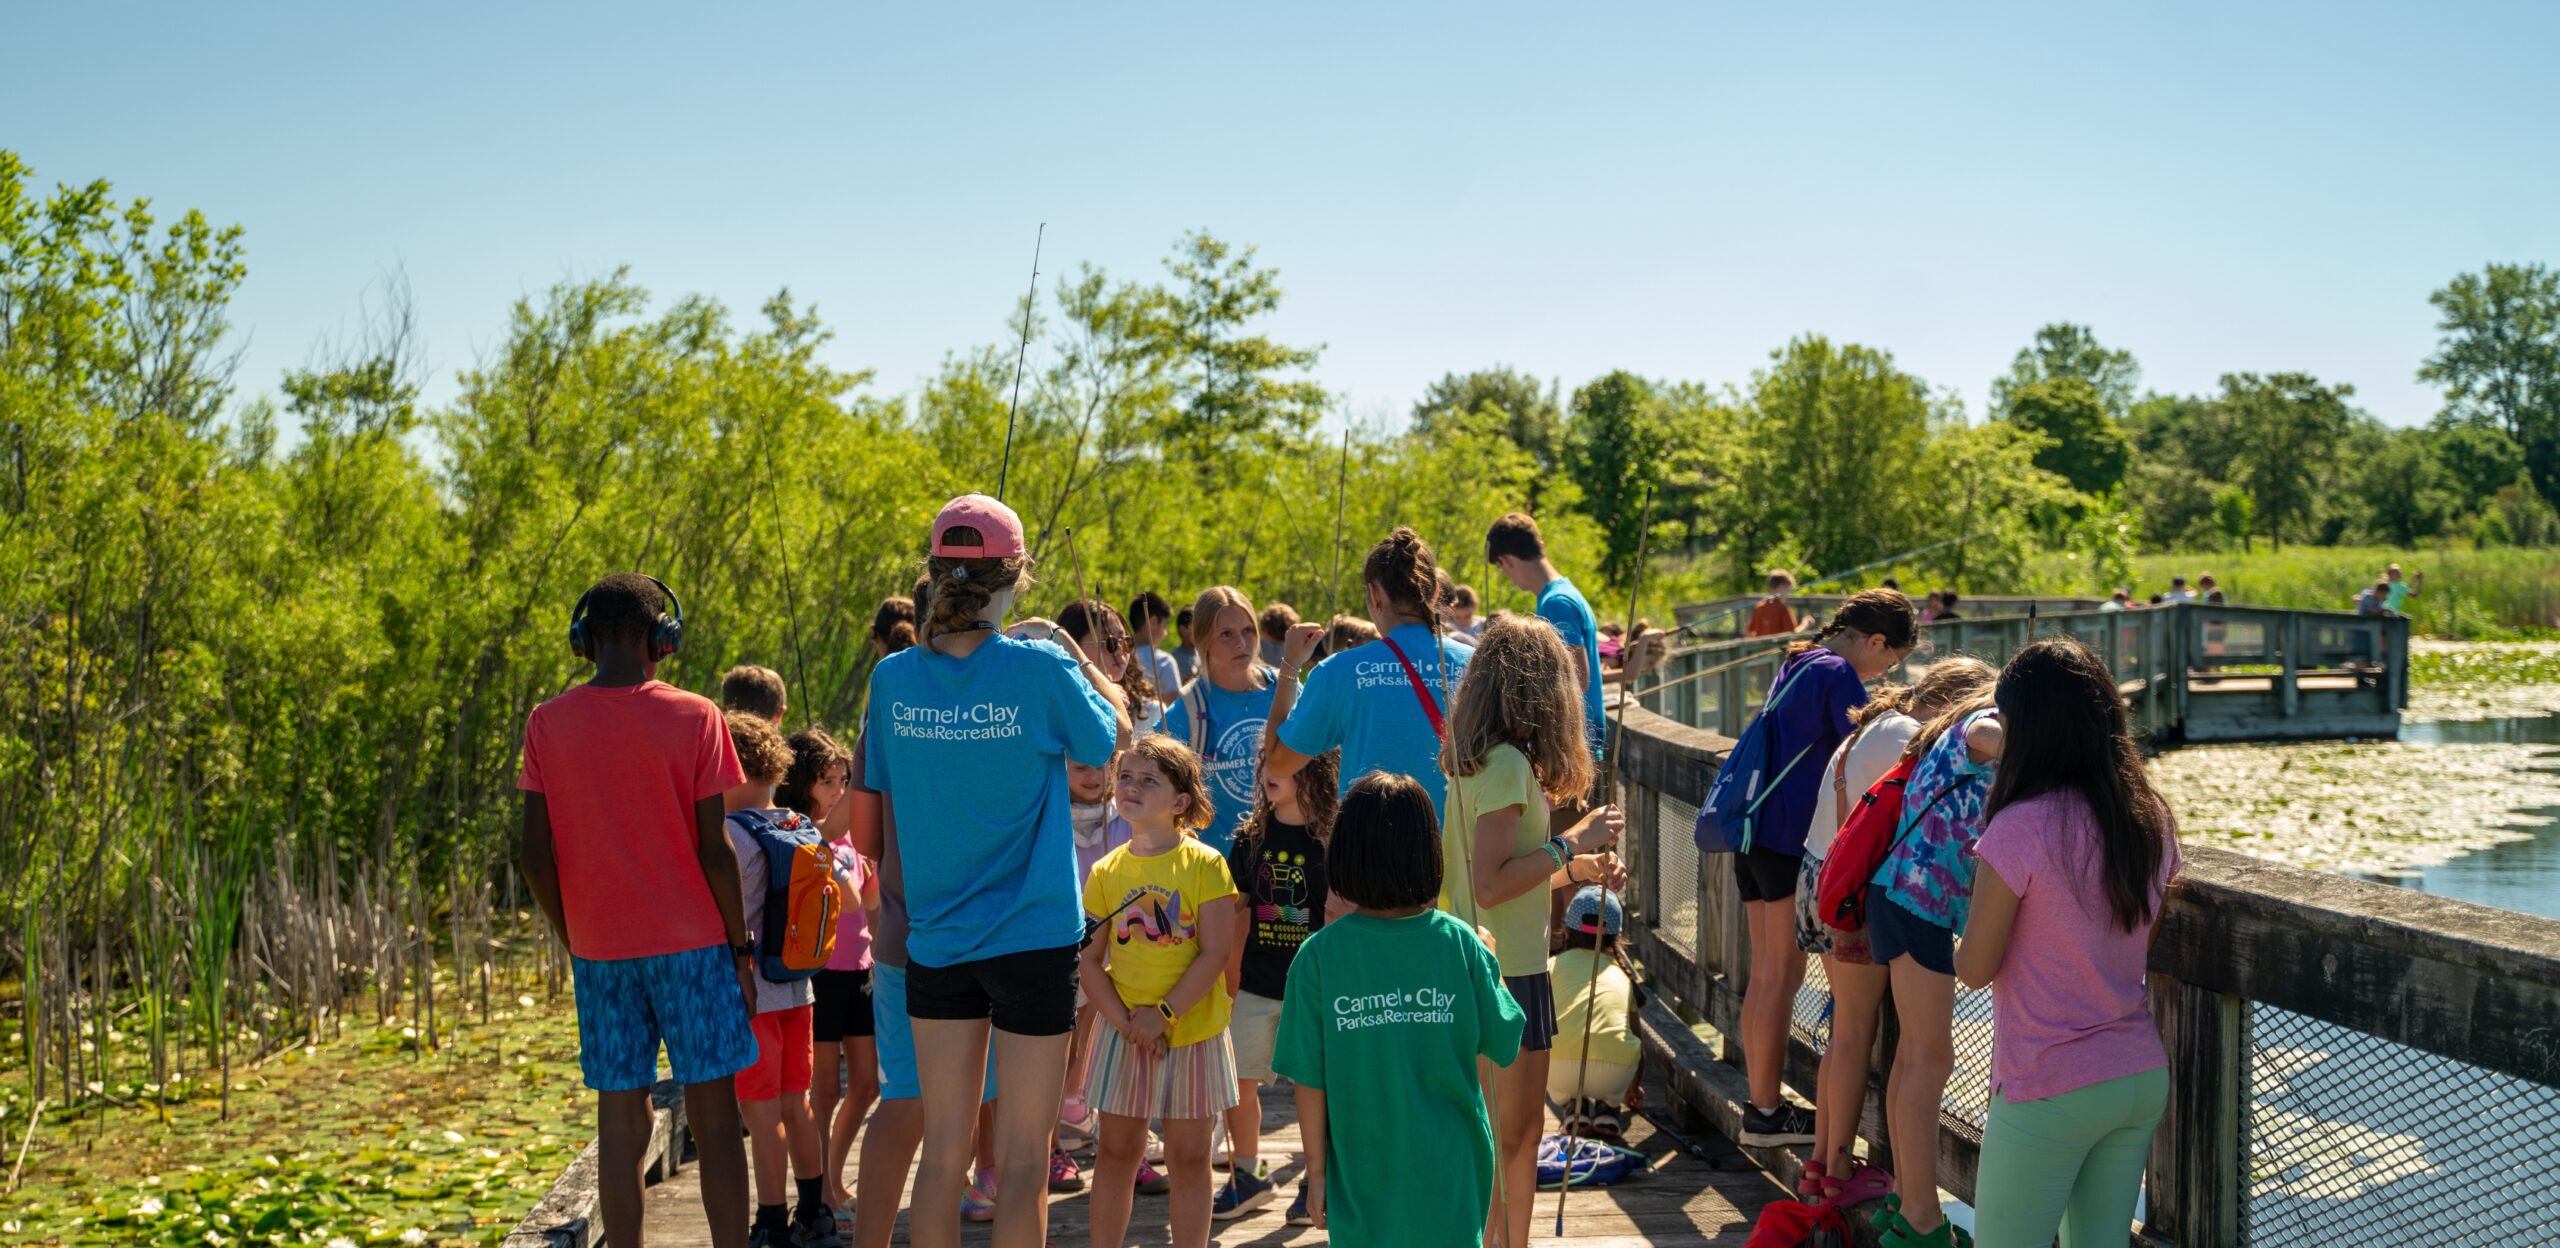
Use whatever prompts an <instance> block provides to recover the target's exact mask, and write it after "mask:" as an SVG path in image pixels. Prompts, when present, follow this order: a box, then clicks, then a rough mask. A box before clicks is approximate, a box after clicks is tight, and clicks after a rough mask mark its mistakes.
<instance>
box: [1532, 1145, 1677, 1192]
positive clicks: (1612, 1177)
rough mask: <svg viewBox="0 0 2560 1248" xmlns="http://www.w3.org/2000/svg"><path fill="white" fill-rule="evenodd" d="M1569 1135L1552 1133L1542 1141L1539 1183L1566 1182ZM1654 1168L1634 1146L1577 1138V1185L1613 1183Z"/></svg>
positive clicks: (1575, 1160) (1545, 1184) (1605, 1185)
mask: <svg viewBox="0 0 2560 1248" xmlns="http://www.w3.org/2000/svg"><path fill="white" fill-rule="evenodd" d="M1564 1145H1565V1137H1563V1136H1561V1135H1550V1136H1547V1137H1546V1138H1544V1139H1541V1140H1539V1141H1538V1186H1539V1187H1541V1188H1548V1187H1557V1186H1561V1185H1562V1184H1563V1183H1564V1176H1565V1169H1566V1166H1565V1160H1564ZM1652 1168H1653V1163H1652V1162H1651V1161H1649V1160H1647V1159H1646V1157H1645V1155H1644V1154H1642V1153H1639V1152H1637V1151H1635V1150H1634V1149H1632V1148H1619V1147H1617V1146H1616V1145H1614V1144H1610V1143H1608V1142H1606V1141H1603V1140H1575V1141H1573V1166H1572V1170H1573V1185H1574V1186H1575V1187H1609V1186H1613V1185H1615V1184H1617V1183H1620V1182H1623V1181H1625V1180H1627V1179H1630V1178H1633V1177H1635V1176H1636V1175H1639V1174H1643V1173H1645V1172H1646V1171H1648V1170H1650V1169H1652Z"/></svg>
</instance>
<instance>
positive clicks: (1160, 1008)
mask: <svg viewBox="0 0 2560 1248" xmlns="http://www.w3.org/2000/svg"><path fill="white" fill-rule="evenodd" d="M1156 1013H1158V1014H1162V1015H1164V1021H1166V1022H1168V1023H1178V1022H1181V1021H1182V1016H1181V1015H1179V1014H1176V1013H1174V1012H1173V1004H1172V1003H1171V1002H1168V1001H1158V1002H1156Z"/></svg>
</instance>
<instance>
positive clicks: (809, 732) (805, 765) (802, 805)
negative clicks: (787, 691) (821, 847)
mask: <svg viewBox="0 0 2560 1248" xmlns="http://www.w3.org/2000/svg"><path fill="white" fill-rule="evenodd" d="M789 744H790V747H791V766H790V767H788V768H786V769H784V771H783V773H782V783H781V784H780V785H779V786H776V787H775V789H774V790H773V800H774V802H775V803H776V804H778V805H780V806H782V807H783V808H784V809H786V810H796V811H799V812H800V813H801V814H804V815H807V816H809V817H810V818H812V819H815V818H817V817H818V816H819V814H820V813H821V812H820V811H819V810H818V803H817V800H816V798H815V796H814V795H813V794H812V793H811V790H812V789H814V788H816V787H817V783H818V781H819V780H820V779H822V778H824V777H825V776H826V774H827V773H828V772H830V771H833V770H835V769H836V768H838V767H842V766H844V765H845V764H847V763H850V762H852V761H853V751H851V750H848V749H846V748H844V747H843V746H841V745H838V744H836V739H835V738H834V737H831V736H828V735H827V730H826V729H824V728H803V729H801V730H800V731H798V732H795V733H792V734H791V740H790V742H789Z"/></svg>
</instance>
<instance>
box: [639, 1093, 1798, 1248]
mask: <svg viewBox="0 0 2560 1248" xmlns="http://www.w3.org/2000/svg"><path fill="white" fill-rule="evenodd" d="M1646 1091H1647V1096H1648V1103H1649V1104H1651V1105H1653V1106H1655V1107H1657V1109H1658V1110H1659V1111H1660V1112H1662V1113H1663V1114H1665V1116H1666V1120H1670V1119H1669V1118H1668V1117H1667V1115H1668V1112H1669V1107H1670V1106H1671V1104H1672V1097H1671V1095H1670V1093H1669V1090H1668V1089H1667V1088H1666V1086H1665V1084H1664V1083H1663V1081H1662V1080H1661V1079H1660V1078H1659V1077H1658V1075H1657V1077H1654V1078H1651V1079H1649V1080H1648V1081H1647V1088H1646ZM1275 1093H1276V1094H1275ZM1262 1107H1263V1113H1262V1132H1263V1135H1262V1138H1263V1150H1264V1154H1265V1156H1266V1157H1267V1158H1269V1159H1270V1160H1271V1161H1272V1163H1273V1164H1272V1177H1273V1179H1274V1181H1275V1182H1276V1183H1278V1185H1279V1188H1280V1190H1279V1191H1278V1192H1277V1193H1276V1194H1275V1196H1274V1198H1273V1199H1272V1202H1271V1203H1270V1204H1268V1205H1266V1206H1264V1207H1263V1208H1261V1209H1259V1210H1257V1211H1255V1212H1254V1213H1253V1214H1252V1215H1251V1216H1248V1217H1244V1218H1239V1219H1237V1220H1236V1221H1233V1222H1221V1223H1213V1224H1212V1225H1211V1231H1210V1241H1211V1242H1212V1243H1216V1244H1223V1245H1229V1246H1231V1248H1232V1246H1234V1245H1243V1244H1275V1245H1276V1244H1286V1245H1292V1246H1294V1248H1306V1246H1307V1245H1314V1244H1322V1243H1325V1242H1326V1235H1325V1233H1324V1232H1323V1231H1320V1230H1317V1229H1315V1228H1313V1227H1302V1226H1290V1225H1288V1224H1287V1221H1286V1215H1287V1212H1288V1206H1289V1200H1290V1198H1291V1197H1293V1196H1295V1195H1296V1194H1297V1180H1298V1175H1299V1173H1300V1172H1301V1170H1303V1169H1304V1161H1303V1154H1302V1151H1301V1150H1302V1148H1303V1145H1302V1144H1301V1142H1300V1140H1299V1138H1298V1123H1297V1112H1296V1109H1295V1108H1294V1106H1293V1105H1292V1098H1291V1097H1290V1096H1289V1095H1288V1091H1287V1088H1286V1085H1283V1086H1282V1087H1280V1088H1278V1089H1274V1090H1272V1091H1270V1092H1266V1094H1265V1095H1264V1096H1263V1098H1262ZM1550 1129H1551V1130H1561V1129H1562V1128H1561V1127H1551V1128H1550ZM1681 1134H1682V1136H1683V1137H1685V1138H1686V1139H1688V1140H1691V1141H1694V1142H1695V1143H1696V1144H1697V1145H1698V1146H1699V1148H1700V1150H1702V1151H1703V1152H1705V1153H1706V1156H1704V1157H1701V1156H1700V1155H1698V1153H1697V1152H1693V1151H1691V1150H1690V1149H1688V1148H1685V1147H1684V1146H1683V1144H1682V1142H1681V1141H1680V1140H1675V1139H1674V1138H1673V1137H1672V1135H1671V1134H1670V1133H1668V1132H1665V1131H1664V1130H1662V1129H1660V1128H1658V1127H1656V1126H1655V1125H1654V1124H1652V1123H1651V1122H1648V1121H1646V1120H1645V1119H1644V1117H1643V1116H1642V1115H1635V1116H1634V1122H1633V1124H1632V1125H1631V1126H1630V1128H1629V1131H1628V1136H1627V1140H1626V1145H1627V1147H1629V1148H1633V1149H1636V1150H1638V1151H1640V1152H1642V1153H1644V1154H1645V1155H1646V1156H1647V1157H1650V1158H1652V1159H1653V1163H1654V1166H1653V1171H1652V1173H1650V1174H1647V1175H1644V1176H1643V1177H1640V1178H1637V1179H1632V1180H1629V1181H1628V1182H1625V1183H1622V1184H1619V1185H1618V1186H1616V1187H1607V1188H1582V1189H1577V1190H1576V1191H1575V1192H1574V1193H1573V1199H1572V1201H1571V1202H1570V1203H1569V1204H1568V1205H1567V1206H1566V1210H1565V1212H1566V1220H1565V1235H1564V1238H1563V1239H1561V1240H1558V1239H1555V1238H1553V1237H1552V1232H1553V1231H1554V1230H1555V1200H1556V1194H1555V1193H1554V1192H1552V1191H1549V1192H1542V1193H1540V1194H1539V1196H1538V1205H1537V1210H1538V1211H1537V1216H1536V1217H1535V1218H1533V1219H1532V1225H1533V1231H1534V1238H1532V1240H1531V1241H1530V1242H1531V1244H1532V1245H1540V1244H1560V1243H1571V1244H1574V1245H1576V1246H1577V1248H1636V1246H1637V1245H1671V1244H1683V1245H1692V1244H1696V1245H1719V1246H1731V1248H1738V1246H1739V1245H1740V1244H1741V1243H1742V1241H1743V1240H1744V1239H1745V1238H1747V1237H1748V1236H1749V1234H1750V1231H1751V1223H1752V1221H1753V1220H1754V1219H1756V1218H1758V1217H1759V1216H1760V1210H1761V1208H1762V1207H1763V1206H1765V1205H1767V1204H1768V1203H1769V1202H1771V1201H1773V1200H1785V1199H1787V1198H1788V1196H1787V1193H1786V1191H1785V1190H1784V1189H1782V1188H1780V1187H1779V1186H1778V1184H1777V1183H1776V1181H1774V1180H1772V1179H1771V1178H1769V1177H1768V1176H1767V1175H1766V1174H1764V1173H1762V1172H1761V1170H1760V1169H1759V1168H1758V1167H1757V1166H1755V1165H1754V1164H1753V1163H1752V1161H1751V1160H1750V1159H1749V1158H1746V1157H1744V1156H1742V1155H1741V1154H1740V1153H1739V1152H1737V1151H1735V1150H1734V1149H1733V1148H1732V1146H1731V1145H1730V1144H1728V1143H1726V1142H1725V1141H1724V1140H1723V1139H1722V1138H1720V1137H1715V1136H1713V1135H1712V1134H1708V1135H1703V1136H1702V1135H1692V1134H1690V1133H1688V1132H1685V1131H1684V1132H1682V1133H1681ZM856 1155H857V1156H858V1155H859V1150H857V1153H856ZM1077 1160H1078V1161H1079V1162H1081V1163H1083V1164H1085V1165H1088V1166H1090V1165H1091V1164H1092V1157H1091V1155H1090V1154H1089V1153H1088V1154H1084V1155H1080V1156H1079V1157H1078V1158H1077ZM1429 1163H1430V1157H1429V1146H1428V1145H1427V1144H1425V1143H1423V1142H1416V1144H1415V1156H1414V1166H1413V1170H1412V1173H1413V1175H1414V1180H1413V1181H1415V1182H1429V1181H1430V1174H1431V1167H1430V1164H1429ZM698 1173H699V1172H698V1171H697V1170H695V1169H694V1168H693V1166H692V1165H691V1164H690V1163H689V1162H688V1163H687V1164H686V1165H685V1166H683V1167H682V1168H681V1169H679V1170H678V1171H677V1172H676V1173H675V1174H674V1175H673V1176H671V1177H669V1178H668V1179H667V1180H665V1181H664V1182H661V1183H659V1184H657V1185H656V1186H654V1187H652V1188H651V1189H650V1190H649V1196H648V1219H649V1221H648V1234H649V1245H650V1248H708V1245H709V1244H710V1242H711V1240H710V1237H709V1235H708V1233H707V1232H706V1229H705V1227H704V1225H703V1220H702V1204H701V1196H700V1190H699V1189H698V1188H697V1187H696V1186H695V1179H696V1178H697V1176H698ZM1088 1177H1090V1176H1088ZM1218 1181H1219V1182H1221V1183H1223V1182H1225V1181H1226V1176H1225V1174H1224V1173H1223V1172H1220V1173H1219V1174H1218ZM847 1182H848V1185H850V1183H851V1179H850V1176H848V1179H847ZM1086 1204H1087V1202H1086V1198H1085V1194H1084V1193H1081V1192H1078V1193H1074V1194H1066V1195H1053V1196H1051V1197H1050V1198H1049V1240H1050V1242H1052V1243H1055V1244H1058V1245H1061V1246H1062V1248H1085V1246H1086V1245H1087V1244H1088V1243H1089V1242H1090V1240H1091V1235H1090V1232H1089V1231H1088V1230H1087V1229H1086V1223H1085V1209H1086ZM953 1216H955V1217H956V1216H957V1214H956V1212H955V1214H954V1215H953ZM1164 1219H1165V1198H1164V1197H1162V1196H1140V1197H1138V1200H1137V1205H1136V1207H1135V1209H1134V1211H1133V1212H1132V1214H1131V1217H1130V1226H1129V1234H1128V1238H1127V1241H1126V1242H1128V1243H1132V1244H1162V1243H1165V1242H1166V1230H1165V1223H1164ZM906 1221H907V1215H906V1213H904V1212H902V1213H901V1214H900V1215H899V1219H898V1233H897V1236H896V1238H895V1239H894V1241H893V1242H894V1243H897V1244H905V1243H906V1242H907V1235H906ZM844 1230H845V1233H846V1236H847V1239H846V1242H847V1243H848V1244H849V1243H851V1242H852V1240H851V1235H852V1230H853V1228H852V1226H851V1224H850V1223H848V1224H846V1226H845V1227H844ZM991 1231H992V1228H991V1227H990V1226H988V1225H986V1224H983V1223H977V1224H968V1225H966V1226H964V1227H963V1230H962V1234H961V1242H962V1243H964V1244H984V1243H987V1242H989V1241H990V1238H991Z"/></svg>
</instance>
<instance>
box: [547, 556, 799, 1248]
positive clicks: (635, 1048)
mask: <svg viewBox="0 0 2560 1248" xmlns="http://www.w3.org/2000/svg"><path fill="white" fill-rule="evenodd" d="M683 633H684V614H683V608H682V607H681V606H680V605H678V604H677V602H676V601H675V595H674V593H673V592H672V591H670V590H668V589H667V587H666V586H665V584H663V583H662V582H660V581H658V580H656V579H655V578H652V577H647V576H642V575H640V574H638V573H633V572H617V573H615V574H613V575H611V576H608V577H606V578H604V579H603V580H601V581H598V582H596V583H595V585H594V586H593V587H592V588H590V589H588V590H587V592H586V593H585V594H584V595H581V596H580V597H579V599H578V605H577V606H576V607H575V608H574V609H572V610H571V612H570V615H569V646H570V649H571V650H572V651H574V652H575V653H576V654H578V656H579V657H581V658H584V659H586V660H588V661H589V662H591V663H594V664H595V669H596V670H595V675H594V676H592V677H590V678H589V679H588V680H587V682H586V683H585V684H582V685H577V686H574V687H572V688H570V689H569V690H568V691H567V692H565V693H562V694H561V695H560V696H558V697H556V698H553V699H551V700H550V701H548V702H545V703H543V704H542V705H540V706H538V707H535V708H534V710H533V714H532V716H531V717H530V718H528V719H527V720H526V721H525V728H524V769H523V772H522V774H521V775H519V776H518V778H517V780H516V787H517V788H519V789H522V790H524V829H523V833H522V838H521V847H522V858H523V867H524V875H525V880H526V882H527V883H529V884H530V885H532V887H533V895H534V897H535V899H536V900H538V901H540V902H541V903H542V912H543V914H544V915H545V916H547V917H548V918H549V919H550V920H551V930H552V931H554V932H556V933H558V934H559V936H560V939H561V940H562V941H563V942H564V943H566V944H567V945H568V946H569V955H570V965H571V969H572V971H573V973H574V978H575V983H576V989H577V1001H578V1064H579V1067H580V1069H581V1070H582V1071H583V1072H584V1073H585V1076H586V1082H587V1086H588V1087H591V1088H594V1089H595V1090H596V1141H597V1147H598V1151H599V1152H600V1153H601V1155H602V1156H601V1161H602V1167H601V1172H600V1173H599V1175H598V1178H597V1195H598V1197H599V1200H598V1203H599V1205H600V1206H601V1212H602V1214H603V1216H604V1228H605V1237H606V1239H607V1240H608V1241H609V1242H611V1243H613V1244H616V1245H629V1246H630V1248H640V1245H641V1244H642V1238H641V1235H642V1232H641V1212H640V1208H641V1205H640V1202H641V1184H642V1174H641V1159H642V1158H643V1157H644V1156H645V1155H646V1153H647V1151H648V1147H649V1132H650V1125H651V1113H650V1107H649V1088H650V1085H651V1084H653V1083H655V1082H656V1081H657V1074H658V1046H659V1045H660V1043H662V1042H663V1043H664V1044H665V1046H666V1050H667V1064H668V1065H669V1066H670V1067H672V1068H673V1070H674V1073H675V1079H676V1082H678V1083H680V1084H683V1085H684V1100H685V1114H686V1117H687V1119H688V1121H689V1122H690V1124H691V1126H692V1129H693V1135H694V1140H695V1144H696V1147H697V1148H698V1149H699V1150H700V1157H701V1165H702V1208H703V1213H704V1214H705V1215H706V1216H707V1217H708V1218H709V1219H710V1223H711V1242H712V1244H713V1245H714V1248H743V1245H744V1243H745V1241H746V1231H747V1158H746V1149H745V1147H744V1145H743V1143H742V1142H741V1140H740V1138H739V1124H738V1100H737V1091H736V1088H735V1086H734V1080H733V1079H732V1076H734V1075H735V1074H736V1073H737V1072H738V1071H739V1070H741V1069H743V1068H744V1067H746V1066H747V1065H748V1063H750V1062H752V1061H754V1060H755V1055H756V1044H755V1036H754V1033H753V1032H752V1031H751V1030H750V1029H749V1027H748V1021H747V1020H748V1019H749V1018H750V1017H751V1016H752V1014H753V1012H754V1003H755V966H754V954H755V950H754V947H753V946H752V945H750V944H749V943H748V939H747V925H746V916H745V912H744V907H743V906H742V905H741V894H740V891H739V883H738V859H737V855H736V854H735V853H734V852H732V851H731V849H730V847H729V837H728V834H727V832H726V831H725V830H724V829H723V827H722V822H723V816H722V810H721V795H722V794H723V793H725V792H727V791H728V790H729V789H730V788H732V787H734V786H735V785H737V784H738V783H739V782H740V781H741V780H743V779H744V778H745V777H744V775H743V774H742V773H741V771H740V769H739V767H738V756H737V752H736V751H735V749H734V748H732V746H731V745H730V742H729V731H728V725H727V724H726V723H725V722H724V721H723V720H722V718H721V716H720V711H719V708H717V707H714V706H713V705H711V703H710V702H709V701H707V700H705V699H703V698H701V697H698V696H696V695H694V694H690V693H686V692H684V691H683V690H680V689H677V688H675V687H674V686H672V685H666V684H662V683H660V682H659V681H658V680H657V679H656V672H657V666H658V663H659V661H660V660H663V659H665V658H666V657H667V656H668V655H670V654H673V653H674V652H675V650H676V647H677V645H678V644H679V643H680V642H681V641H682V639H683Z"/></svg>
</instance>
